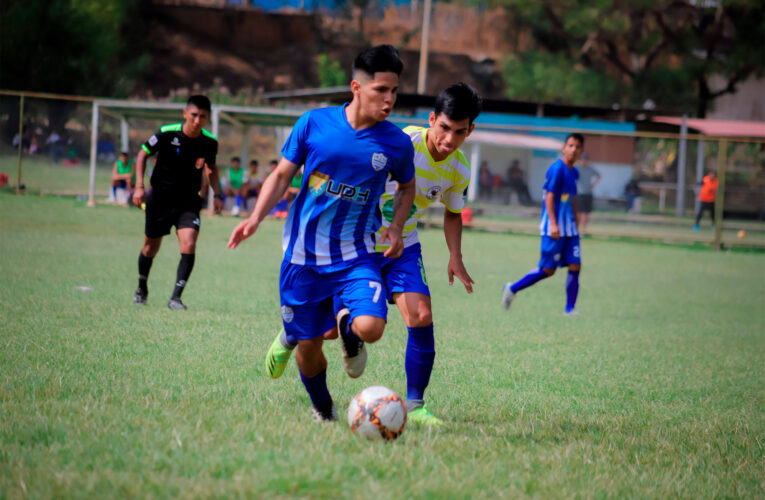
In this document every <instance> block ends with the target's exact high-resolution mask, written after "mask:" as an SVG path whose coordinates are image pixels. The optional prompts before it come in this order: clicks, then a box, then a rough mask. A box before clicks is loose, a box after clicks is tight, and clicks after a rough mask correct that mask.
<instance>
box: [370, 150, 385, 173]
mask: <svg viewBox="0 0 765 500" xmlns="http://www.w3.org/2000/svg"><path fill="white" fill-rule="evenodd" d="M387 164H388V157H387V156H385V155H384V154H383V153H375V154H373V155H372V168H373V169H375V170H382V169H384V168H385V165H387Z"/></svg>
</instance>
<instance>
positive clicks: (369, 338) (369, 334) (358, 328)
mask: <svg viewBox="0 0 765 500" xmlns="http://www.w3.org/2000/svg"><path fill="white" fill-rule="evenodd" d="M351 326H352V328H353V333H355V334H356V335H357V336H358V337H359V338H360V339H361V340H363V341H364V342H366V343H368V344H371V343H373V342H377V341H378V340H380V337H382V334H383V331H384V330H385V320H384V319H382V318H378V317H376V316H358V317H356V318H354V319H353V324H352V325H351Z"/></svg>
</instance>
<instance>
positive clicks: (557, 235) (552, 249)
mask: <svg viewBox="0 0 765 500" xmlns="http://www.w3.org/2000/svg"><path fill="white" fill-rule="evenodd" d="M583 148H584V137H582V135H581V134H570V135H569V136H568V137H566V142H565V144H564V145H563V157H562V158H559V159H558V160H557V161H556V162H555V163H553V164H552V165H550V168H548V169H547V175H546V177H545V184H544V192H545V196H544V204H543V205H542V218H541V221H540V224H539V233H540V234H541V235H542V250H541V253H542V257H541V258H540V259H539V266H538V267H537V268H535V269H532V270H531V271H530V272H529V273H528V274H527V275H526V276H524V277H523V278H521V279H520V280H518V281H516V282H515V283H512V284H510V283H505V285H504V288H503V290H502V306H504V308H505V309H510V304H511V303H512V302H513V298H514V297H515V294H517V293H518V292H520V291H521V290H523V289H524V288H528V287H530V286H531V285H533V284H534V283H536V282H538V281H540V280H543V279H545V278H548V277H550V276H552V275H553V274H555V270H556V269H557V268H558V267H565V266H568V277H567V278H566V309H565V311H564V314H566V315H576V314H578V313H577V311H576V309H574V306H575V305H576V297H577V295H578V294H579V271H580V269H581V268H582V257H581V247H580V246H579V230H578V228H577V225H576V221H577V196H576V181H577V179H578V177H579V172H578V171H577V170H576V168H574V164H575V163H576V161H577V160H578V159H579V156H580V155H581V154H582V149H583Z"/></svg>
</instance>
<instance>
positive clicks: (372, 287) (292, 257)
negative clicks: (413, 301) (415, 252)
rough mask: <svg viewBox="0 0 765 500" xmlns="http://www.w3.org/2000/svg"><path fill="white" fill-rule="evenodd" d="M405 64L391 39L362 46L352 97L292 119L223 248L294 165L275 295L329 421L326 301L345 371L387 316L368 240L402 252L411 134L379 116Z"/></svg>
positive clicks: (362, 358) (361, 356)
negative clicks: (390, 201) (386, 206)
mask: <svg viewBox="0 0 765 500" xmlns="http://www.w3.org/2000/svg"><path fill="white" fill-rule="evenodd" d="M402 69H403V63H402V62H401V59H400V57H399V54H398V51H397V50H396V49H395V48H394V47H392V46H390V45H379V46H376V47H371V48H369V49H366V50H364V51H363V52H361V53H360V54H359V55H358V56H357V57H356V59H355V60H354V63H353V80H352V82H351V92H352V94H353V99H352V101H351V102H350V104H346V105H344V106H339V107H332V108H323V109H317V110H313V111H309V112H308V113H306V114H304V115H303V116H301V117H300V119H298V121H297V123H296V124H295V126H294V127H293V129H292V132H291V134H290V137H289V138H288V139H287V143H286V144H285V145H284V148H283V149H282V154H283V158H282V160H281V161H280V162H279V165H278V166H277V167H276V170H274V172H273V174H272V175H269V176H268V178H267V179H266V181H265V183H264V184H263V187H262V190H261V193H260V196H259V197H258V201H257V204H256V205H255V209H254V210H253V213H252V214H251V215H250V217H249V218H248V219H247V220H246V221H244V222H242V223H240V224H239V225H238V226H237V227H236V228H234V231H233V232H232V233H231V238H230V240H229V243H228V246H229V248H235V247H236V246H237V245H238V244H239V243H240V242H241V241H242V240H244V239H245V238H248V237H249V236H252V234H254V233H255V231H256V230H257V228H258V225H259V224H260V222H261V221H262V220H263V219H264V218H265V216H266V215H267V214H268V213H269V211H270V210H271V209H272V208H273V207H274V206H275V205H276V203H277V202H278V201H279V200H280V199H281V198H282V196H283V194H284V192H285V191H286V190H287V188H288V187H289V184H290V181H291V179H292V177H293V176H294V175H295V173H296V172H297V170H298V168H299V167H300V165H305V170H304V174H303V183H302V186H301V188H300V191H299V192H298V194H297V196H296V198H295V200H294V201H293V203H292V206H291V208H290V211H289V215H288V216H287V220H286V222H285V225H284V233H283V248H284V260H283V262H282V267H281V273H280V278H279V294H280V302H281V310H282V321H283V324H284V330H285V332H286V334H288V335H289V336H290V337H291V338H294V339H297V341H298V347H297V355H296V358H297V364H298V369H299V371H300V378H301V379H302V381H303V385H304V386H305V388H306V390H307V391H308V394H309V396H310V398H311V402H312V403H313V415H314V419H315V420H317V421H325V420H336V419H337V414H336V411H335V407H334V404H333V403H332V398H331V396H330V394H329V390H328V389H327V383H326V371H327V360H326V358H325V357H324V353H323V351H322V343H323V337H324V334H328V333H329V332H331V331H332V330H334V328H335V325H336V319H335V311H334V309H333V298H334V297H335V296H337V297H338V298H340V300H342V302H343V304H345V305H346V306H347V308H348V310H349V312H350V314H349V315H348V316H347V320H346V321H345V322H344V324H343V327H344V328H341V329H340V334H341V337H342V340H343V343H342V344H343V362H344V364H345V369H346V372H348V374H349V375H351V376H352V377H357V376H359V375H361V373H362V372H363V370H364V367H365V366H366V350H365V347H364V343H365V342H367V343H369V342H375V341H377V340H378V339H379V338H380V337H381V336H382V333H383V330H384V328H385V323H386V318H387V304H386V301H385V291H384V289H383V280H382V277H381V273H380V264H379V256H378V255H377V254H376V253H375V245H376V244H377V243H380V242H389V243H390V248H389V249H388V251H387V252H386V256H389V257H397V256H400V255H401V252H402V251H403V248H404V244H403V239H402V237H401V232H402V229H403V225H404V222H405V221H406V218H407V216H408V214H409V212H410V210H411V208H412V201H413V199H414V187H415V184H414V165H413V157H414V150H413V147H412V143H411V141H410V140H409V136H407V135H406V134H405V133H403V132H402V131H401V130H400V129H399V128H398V127H396V126H395V125H393V124H392V123H390V122H388V121H386V118H387V117H388V116H389V115H390V113H391V111H392V109H393V104H394V103H395V101H396V94H397V91H398V82H399V75H400V74H401V71H402ZM388 176H390V177H391V178H392V179H394V180H396V181H397V182H398V188H399V195H398V196H397V204H396V207H395V209H394V220H393V222H392V223H391V225H390V227H388V230H387V231H386V232H385V233H384V234H382V235H380V237H379V238H377V236H376V234H375V233H376V232H377V230H378V229H379V227H380V224H381V212H380V208H379V199H380V195H381V194H382V193H383V191H384V190H385V183H386V179H387V178H388Z"/></svg>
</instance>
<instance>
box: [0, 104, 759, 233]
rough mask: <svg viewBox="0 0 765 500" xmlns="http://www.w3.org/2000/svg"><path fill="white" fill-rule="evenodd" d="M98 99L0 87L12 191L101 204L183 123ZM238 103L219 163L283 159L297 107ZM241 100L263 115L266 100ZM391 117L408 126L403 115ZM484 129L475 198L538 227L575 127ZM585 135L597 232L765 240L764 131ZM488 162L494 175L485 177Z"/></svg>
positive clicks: (0, 140)
mask: <svg viewBox="0 0 765 500" xmlns="http://www.w3.org/2000/svg"><path fill="white" fill-rule="evenodd" d="M94 102H97V99H95V98H87V97H71V96H58V95H47V94H34V93H19V92H10V91H0V174H5V176H2V175H0V181H2V179H5V178H6V176H7V181H6V182H7V183H8V185H7V186H5V189H13V190H16V191H27V192H35V193H41V194H45V193H56V194H64V195H78V196H83V195H88V194H89V190H91V189H92V190H93V194H94V196H95V200H96V201H102V200H106V198H107V197H108V196H109V192H110V186H111V173H112V168H113V165H114V161H115V159H116V156H117V154H118V153H119V152H120V151H122V150H123V149H126V150H127V151H128V152H129V154H130V157H134V156H135V155H136V154H137V152H138V149H139V148H140V145H141V143H142V142H143V141H145V140H146V139H147V138H148V137H149V136H150V135H151V134H152V133H153V132H154V131H156V130H157V128H158V127H159V126H160V125H162V124H164V123H172V122H178V121H181V120H182V116H181V112H180V107H182V104H175V105H172V106H170V105H168V106H165V107H170V108H173V106H175V107H177V108H178V109H177V110H175V108H173V109H170V110H169V111H168V110H165V111H164V112H163V113H159V112H158V111H157V110H154V111H152V110H147V111H146V113H144V114H143V115H141V116H131V117H130V118H129V120H127V119H126V118H125V116H121V115H120V114H119V113H116V112H115V111H114V110H113V109H112V108H109V107H107V106H103V107H102V108H101V114H100V119H99V120H98V121H97V129H96V130H95V132H94V129H93V123H94V121H93V110H94ZM179 106H180V107H179ZM110 109H111V111H110ZM239 109H240V108H238V107H236V106H226V107H225V109H224V108H220V109H219V112H218V113H217V114H218V118H219V120H218V121H217V122H216V123H217V130H216V131H215V132H217V136H218V138H219V157H218V163H219V165H220V166H227V165H228V164H229V161H230V159H231V157H232V156H241V157H243V164H245V165H247V164H248V163H249V160H252V159H254V160H257V161H258V162H259V164H260V172H261V173H260V174H259V175H262V173H263V172H264V171H265V170H266V169H267V165H268V162H269V161H270V160H271V159H274V158H276V157H277V156H278V151H279V149H280V147H281V144H282V142H283V140H284V138H285V137H286V135H285V133H286V131H288V128H285V127H288V124H289V120H290V119H294V118H292V117H294V116H297V115H298V114H299V112H297V111H295V112H292V113H290V112H288V111H284V110H275V111H273V112H274V113H276V112H277V111H278V112H279V113H282V114H281V115H279V118H278V119H276V118H275V117H273V116H272V117H269V116H268V115H267V114H265V115H264V114H261V119H260V120H259V121H250V122H247V121H246V120H244V119H243V118H242V117H243V116H246V113H245V114H241V115H237V110H239ZM241 109H242V110H250V111H252V112H255V113H262V112H261V111H259V110H261V108H247V107H242V108H241ZM253 110H254V111H253ZM275 116H276V115H275ZM285 120H286V121H285ZM396 121H397V124H399V125H404V124H405V123H406V122H407V118H406V117H398V118H396ZM126 122H129V124H128V125H126ZM211 127H212V124H211ZM477 130H483V131H488V132H492V133H501V134H505V135H506V136H508V137H509V136H512V137H513V140H512V141H504V140H500V141H497V142H496V143H491V141H489V143H483V144H481V145H480V146H479V145H478V144H477V143H475V142H472V143H471V141H470V139H468V141H467V142H466V143H465V146H464V147H463V150H464V152H465V154H466V156H467V157H468V158H469V159H470V160H471V162H472V163H473V165H472V170H473V171H474V172H475V173H474V177H473V181H472V182H473V184H474V185H475V188H474V189H475V191H474V196H473V197H472V198H471V201H472V202H473V203H474V204H475V205H476V206H477V207H478V208H479V210H478V211H479V212H481V213H483V214H485V215H486V220H496V219H498V218H502V217H505V216H507V217H506V218H508V217H509V219H508V220H511V219H513V218H515V219H516V220H518V222H517V223H516V226H517V227H516V228H515V230H517V228H518V227H520V228H524V227H526V226H524V224H527V225H528V226H529V231H534V226H535V224H536V223H535V222H534V219H535V217H537V215H538V209H539V207H540V206H541V197H542V191H541V186H542V183H543V182H544V173H545V171H546V168H547V167H548V166H549V165H550V163H552V161H554V159H555V157H556V154H557V152H556V151H555V147H553V146H549V143H543V141H542V142H540V140H539V139H540V138H549V139H556V140H557V141H558V143H560V141H561V140H562V139H563V138H564V137H565V135H566V134H567V133H569V132H573V131H576V130H573V129H564V128H554V127H534V126H522V127H521V126H511V125H505V126H503V125H486V124H482V123H481V120H480V118H479V120H478V129H477ZM211 131H212V128H211ZM579 132H582V133H583V134H584V135H585V139H586V143H585V152H586V153H588V155H589V157H590V158H589V164H590V166H591V168H593V169H594V170H596V171H597V172H598V174H600V178H599V179H598V181H597V183H596V185H595V187H594V190H593V194H594V200H595V203H594V208H595V211H594V213H593V216H592V221H593V224H592V232H593V234H595V233H597V232H598V231H599V230H600V231H601V232H603V233H604V234H606V233H607V234H611V233H614V234H618V233H620V232H621V233H625V232H629V231H627V228H635V227H636V224H637V223H638V222H641V221H642V222H643V223H644V225H646V226H647V227H648V228H649V229H652V231H647V234H649V235H650V234H653V235H654V236H655V238H657V239H660V240H662V241H664V240H673V241H681V242H682V241H688V242H704V243H709V244H712V245H714V246H716V247H721V246H723V245H724V244H728V245H732V244H736V245H744V244H750V243H751V244H752V245H762V246H763V247H765V225H763V224H762V223H761V222H758V221H762V220H765V138H757V137H755V138H748V137H710V136H702V135H697V134H686V135H685V136H681V135H680V134H668V133H661V134H660V133H647V132H608V131H597V130H579ZM488 136H489V137H492V136H491V135H490V134H489V135H488ZM94 137H95V143H93V138H94ZM534 148H542V149H534ZM94 156H95V161H94V162H93V165H94V168H91V158H93V157H94ZM484 167H485V169H486V170H487V171H488V175H483V170H484ZM513 169H515V170H513ZM518 171H520V174H519V173H518ZM709 172H716V174H717V176H718V178H719V187H718V190H717V200H716V203H715V210H716V213H715V221H716V222H717V223H716V224H715V226H714V230H713V231H712V230H710V229H709V227H710V223H709V220H710V218H709V215H708V213H707V214H705V217H704V219H702V222H701V224H700V226H701V227H700V231H699V232H691V229H692V227H693V225H694V224H693V223H694V222H695V219H694V216H695V214H696V213H697V212H698V209H699V208H700V207H699V201H698V195H699V187H700V183H701V181H702V179H703V177H704V176H705V175H707V174H708V173H709ZM479 218H480V217H479ZM523 219H525V220H523ZM493 223H494V222H493ZM742 232H743V233H742ZM742 234H743V235H744V236H743V237H742V236H741V235H742Z"/></svg>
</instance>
